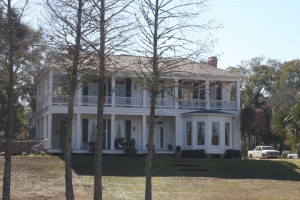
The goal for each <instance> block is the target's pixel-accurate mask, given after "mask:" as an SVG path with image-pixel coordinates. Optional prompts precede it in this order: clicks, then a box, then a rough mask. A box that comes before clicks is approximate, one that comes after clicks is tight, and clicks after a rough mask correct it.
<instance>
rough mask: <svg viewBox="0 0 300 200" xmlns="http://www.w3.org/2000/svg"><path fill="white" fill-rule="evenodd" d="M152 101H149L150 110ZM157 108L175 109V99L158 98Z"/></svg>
mask: <svg viewBox="0 0 300 200" xmlns="http://www.w3.org/2000/svg"><path fill="white" fill-rule="evenodd" d="M150 101H151V99H150V98H148V99H147V107H148V108H150V105H151V102H150ZM155 106H156V107H157V108H175V99H174V98H156V104H155Z"/></svg>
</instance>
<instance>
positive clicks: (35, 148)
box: [32, 139, 48, 154]
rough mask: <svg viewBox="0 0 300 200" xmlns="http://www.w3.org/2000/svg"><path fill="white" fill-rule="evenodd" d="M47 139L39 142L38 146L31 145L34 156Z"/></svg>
mask: <svg viewBox="0 0 300 200" xmlns="http://www.w3.org/2000/svg"><path fill="white" fill-rule="evenodd" d="M47 140H48V139H44V140H43V141H42V142H40V143H39V144H36V145H33V146H32V151H35V154H36V153H37V150H38V147H39V146H41V145H42V144H44V143H45V142H46V141H47Z"/></svg>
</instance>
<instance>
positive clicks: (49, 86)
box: [45, 71, 53, 105]
mask: <svg viewBox="0 0 300 200" xmlns="http://www.w3.org/2000/svg"><path fill="white" fill-rule="evenodd" d="M45 91H48V104H47V105H52V91H53V73H52V72H51V71H50V72H49V79H48V85H47V90H45Z"/></svg>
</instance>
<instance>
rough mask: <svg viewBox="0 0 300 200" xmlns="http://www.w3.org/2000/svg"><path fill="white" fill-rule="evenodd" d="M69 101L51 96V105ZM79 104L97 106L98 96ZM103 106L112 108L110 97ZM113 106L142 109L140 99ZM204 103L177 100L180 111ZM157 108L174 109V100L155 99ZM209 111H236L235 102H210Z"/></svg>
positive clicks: (121, 100)
mask: <svg viewBox="0 0 300 200" xmlns="http://www.w3.org/2000/svg"><path fill="white" fill-rule="evenodd" d="M68 100H69V96H68V95H59V96H52V104H53V105H67V104H68ZM80 100H81V102H80V101H79V102H78V101H76V100H75V101H74V105H83V106H97V103H98V96H82V97H81V99H80ZM104 105H105V106H112V97H111V96H106V97H105V102H104ZM43 106H46V105H44V104H43V101H39V102H37V107H39V108H40V109H41V107H43ZM115 106H117V107H136V108H141V107H143V99H142V97H118V96H117V97H115ZM145 106H146V107H147V108H150V98H148V99H147V102H146V105H145ZM206 106H207V105H206V101H205V100H204V99H178V108H180V109H205V108H206ZM156 107H157V108H169V109H172V108H175V98H157V99H156ZM209 109H212V110H214V109H220V110H235V109H237V102H236V101H224V100H210V101H209Z"/></svg>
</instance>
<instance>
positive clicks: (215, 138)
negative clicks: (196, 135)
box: [211, 122, 220, 145]
mask: <svg viewBox="0 0 300 200" xmlns="http://www.w3.org/2000/svg"><path fill="white" fill-rule="evenodd" d="M219 140H220V122H213V123H212V134H211V144H212V145H219Z"/></svg>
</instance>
